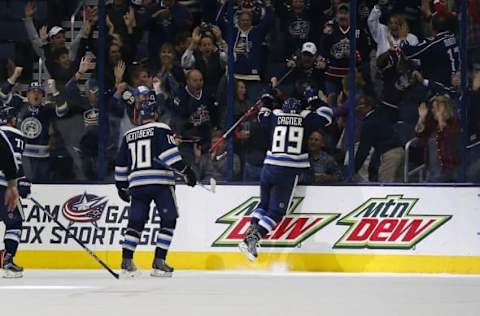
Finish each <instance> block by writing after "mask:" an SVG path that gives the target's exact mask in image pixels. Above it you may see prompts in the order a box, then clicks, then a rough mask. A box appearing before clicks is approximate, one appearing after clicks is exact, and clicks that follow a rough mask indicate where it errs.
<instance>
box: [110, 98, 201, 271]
mask: <svg viewBox="0 0 480 316" xmlns="http://www.w3.org/2000/svg"><path fill="white" fill-rule="evenodd" d="M156 110H157V106H156V102H152V101H145V102H144V103H142V104H141V105H140V113H139V114H140V120H141V124H142V125H140V126H138V127H136V128H133V129H131V130H129V131H128V132H126V133H125V135H124V137H123V139H122V144H121V146H120V151H119V153H118V157H117V163H116V166H115V181H116V186H117V189H118V194H119V196H120V198H122V200H124V201H126V202H131V206H130V211H129V213H128V225H127V230H126V232H125V238H124V240H123V245H122V248H123V251H122V272H123V273H124V274H125V275H127V276H135V275H136V274H137V268H136V267H135V264H134V263H133V254H134V252H135V248H136V246H137V245H138V243H139V242H140V238H141V234H142V231H143V229H144V227H145V224H146V222H147V220H148V216H149V211H150V203H151V202H152V201H154V202H155V205H156V209H157V210H158V215H159V216H160V218H161V224H160V232H159V234H158V235H157V244H156V248H155V258H154V260H153V264H152V268H153V271H152V273H151V275H152V276H155V277H162V276H171V274H172V272H173V268H172V267H170V266H169V265H167V264H166V262H165V258H166V256H167V252H168V249H169V246H170V243H171V241H172V237H173V233H174V230H175V226H176V224H177V217H178V212H177V205H176V202H175V193H174V186H175V173H180V174H182V175H184V177H185V182H186V183H187V184H188V185H189V186H192V187H193V186H195V184H196V181H197V180H196V176H195V173H194V172H193V171H192V170H191V169H190V167H189V166H187V165H186V164H185V163H184V162H183V160H182V157H181V155H180V152H179V151H178V148H177V145H176V143H175V139H174V136H173V132H172V130H171V129H170V127H169V126H168V125H166V124H164V123H158V122H156V119H157V118H158V113H157V111H156ZM130 200H131V201H130Z"/></svg>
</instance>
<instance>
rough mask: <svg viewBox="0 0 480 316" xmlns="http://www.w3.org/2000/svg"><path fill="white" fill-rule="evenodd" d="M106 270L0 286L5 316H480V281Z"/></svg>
mask: <svg viewBox="0 0 480 316" xmlns="http://www.w3.org/2000/svg"><path fill="white" fill-rule="evenodd" d="M148 273H149V271H142V276H141V277H139V278H137V279H128V280H115V279H113V278H112V277H110V275H109V274H108V273H107V272H105V271H100V270H27V271H26V272H25V277H24V278H23V279H15V280H12V279H0V302H2V304H1V314H2V315H63V316H74V315H82V316H86V315H114V316H115V315H165V316H172V315H194V316H204V315H205V316H207V315H208V316H212V315H228V316H233V315H242V316H245V315H291V316H301V315H326V316H336V315H355V316H362V315H368V316H373V315H382V316H386V315H392V316H393V315H399V316H400V315H402V316H404V315H409V316H411V315H422V316H427V315H435V316H438V315H448V316H452V315H455V316H457V315H458V316H460V315H462V316H467V315H472V316H473V315H475V316H478V315H480V278H479V277H472V276H448V275H440V276H438V275H437V276H434V275H405V274H396V275H391V274H333V273H284V272H203V271H202V272H199V271H196V272H191V271H178V272H175V274H174V276H173V278H171V279H158V278H151V277H150V276H149V275H148Z"/></svg>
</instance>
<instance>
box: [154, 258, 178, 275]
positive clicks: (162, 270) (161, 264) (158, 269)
mask: <svg viewBox="0 0 480 316" xmlns="http://www.w3.org/2000/svg"><path fill="white" fill-rule="evenodd" d="M152 268H153V270H152V273H150V275H151V276H152V277H157V278H171V277H172V274H173V270H174V269H173V268H172V267H171V266H169V265H168V264H167V263H166V262H165V260H163V259H159V258H156V259H155V260H154V261H153V264H152Z"/></svg>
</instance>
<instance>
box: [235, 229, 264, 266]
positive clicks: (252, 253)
mask: <svg viewBox="0 0 480 316" xmlns="http://www.w3.org/2000/svg"><path fill="white" fill-rule="evenodd" d="M259 240H260V234H259V233H258V232H257V231H256V230H255V229H252V231H251V232H250V233H249V234H248V235H247V237H245V239H244V240H243V241H242V242H241V243H239V244H238V248H239V249H240V251H241V252H242V253H243V254H244V255H245V257H246V258H247V259H248V260H250V261H255V260H256V259H257V257H258V254H257V244H258V242H259Z"/></svg>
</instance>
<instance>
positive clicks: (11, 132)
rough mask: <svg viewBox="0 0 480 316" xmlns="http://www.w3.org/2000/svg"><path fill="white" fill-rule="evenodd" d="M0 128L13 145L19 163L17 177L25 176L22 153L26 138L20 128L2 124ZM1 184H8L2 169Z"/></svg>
mask: <svg viewBox="0 0 480 316" xmlns="http://www.w3.org/2000/svg"><path fill="white" fill-rule="evenodd" d="M0 130H1V131H2V132H3V133H4V134H5V136H7V138H8V141H9V142H10V144H11V145H12V149H13V155H14V157H15V162H16V165H17V178H21V177H23V168H22V153H23V149H24V147H25V138H24V136H23V134H22V132H20V131H19V130H18V129H16V128H14V127H10V126H0ZM0 186H5V187H6V186H7V181H6V179H5V175H4V174H3V172H2V171H0Z"/></svg>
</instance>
